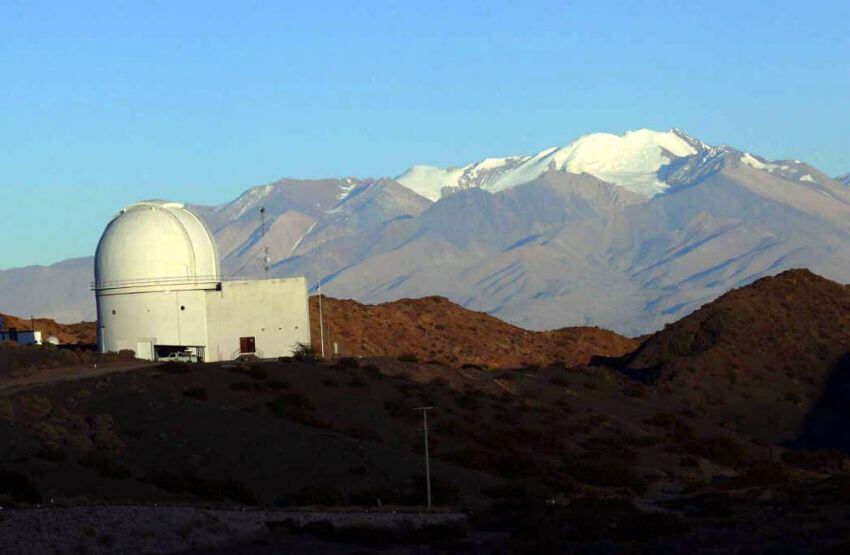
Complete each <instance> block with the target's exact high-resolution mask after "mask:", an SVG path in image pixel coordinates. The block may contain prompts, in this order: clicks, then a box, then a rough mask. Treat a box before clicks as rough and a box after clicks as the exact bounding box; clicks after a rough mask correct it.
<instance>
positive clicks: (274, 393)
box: [0, 271, 850, 553]
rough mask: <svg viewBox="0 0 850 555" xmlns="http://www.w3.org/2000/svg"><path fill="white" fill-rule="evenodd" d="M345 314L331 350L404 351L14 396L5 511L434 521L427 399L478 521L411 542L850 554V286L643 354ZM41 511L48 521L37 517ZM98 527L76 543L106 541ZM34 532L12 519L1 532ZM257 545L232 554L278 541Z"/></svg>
mask: <svg viewBox="0 0 850 555" xmlns="http://www.w3.org/2000/svg"><path fill="white" fill-rule="evenodd" d="M313 301H314V304H315V301H316V299H313ZM324 304H326V307H325V308H326V310H325V316H326V317H327V319H328V323H329V328H330V331H329V332H327V330H326V333H329V334H330V336H331V340H334V339H333V338H334V337H335V336H336V337H338V338H341V339H342V340H340V339H337V341H339V342H340V343H341V345H342V346H343V347H344V348H345V346H346V345H349V344H351V345H357V346H358V348H359V349H362V351H360V352H361V353H364V354H370V351H369V350H371V354H379V355H382V356H379V357H372V358H364V359H356V358H340V359H336V360H325V361H321V360H316V359H313V358H312V357H310V356H307V355H306V354H301V355H300V356H299V357H296V358H294V359H293V358H282V359H280V360H276V361H275V360H271V361H248V360H246V361H241V362H229V363H219V364H197V365H184V364H174V363H168V364H162V365H148V366H146V367H137V368H136V369H133V370H129V371H122V372H118V371H113V372H111V373H103V374H97V375H95V374H87V375H84V376H79V377H77V379H73V376H68V379H64V380H54V381H51V382H44V383H36V382H32V383H30V384H28V385H27V386H26V387H20V386H15V387H5V388H4V387H3V384H2V383H0V421H2V422H3V423H8V424H9V425H7V426H0V445H4V449H3V451H2V452H0V504H2V505H3V506H4V507H7V506H10V505H12V506H14V505H24V506H28V505H33V504H37V503H43V502H44V501H45V500H46V499H47V498H48V497H49V498H50V499H54V500H55V502H56V503H57V504H64V505H72V506H73V505H90V504H103V503H106V504H148V505H150V504H154V503H160V504H163V503H164V504H189V505H203V506H217V507H222V506H228V507H233V506H236V507H244V506H257V507H266V508H267V509H269V510H272V511H273V510H277V509H280V508H287V509H292V508H295V507H303V506H308V507H309V509H308V510H309V511H315V510H316V509H317V507H333V508H334V510H344V511H348V512H361V513H366V512H367V511H366V509H367V508H368V512H369V513H371V512H372V511H375V512H381V511H385V510H386V509H385V507H386V506H387V505H391V506H403V507H407V509H406V510H412V507H414V506H417V505H421V503H422V502H423V483H422V482H423V474H422V454H423V451H422V435H421V426H422V421H421V417H420V416H419V414H418V413H417V412H415V411H414V409H415V408H416V407H422V406H431V407H435V408H434V410H433V411H432V412H431V413H430V414H429V428H430V432H429V439H430V443H429V446H430V447H429V448H430V451H429V452H430V455H431V463H432V466H431V468H432V473H433V474H432V477H433V479H434V496H435V500H436V503H437V504H438V505H439V506H440V507H441V509H442V510H452V511H464V512H466V511H468V512H469V514H471V518H470V520H469V521H468V525H467V526H466V527H465V528H464V529H462V530H458V529H454V530H442V531H440V532H439V533H438V534H437V535H436V536H435V537H432V538H431V539H430V540H428V541H429V542H431V545H430V547H429V548H427V549H425V550H424V551H423V550H422V548H421V547H418V548H413V547H411V551H407V552H445V551H447V550H452V551H454V552H461V553H475V552H499V553H517V552H528V553H542V552H552V553H568V552H577V551H578V552H612V551H616V550H622V549H627V548H628V549H632V550H633V551H637V552H662V551H663V552H699V551H703V550H706V549H708V550H709V551H711V550H712V549H713V550H714V551H713V552H728V551H730V550H739V551H740V550H744V551H748V552H749V551H752V552H766V551H771V550H775V549H777V548H780V549H782V550H787V551H791V552H800V551H806V552H810V551H815V550H818V549H822V548H830V549H832V550H833V551H834V552H841V551H842V550H843V549H844V548H846V547H847V543H846V538H847V537H848V533H850V528H848V525H847V522H848V521H847V519H846V514H847V510H848V504H847V499H848V496H847V492H848V491H850V472H848V469H850V464H848V458H847V457H846V455H845V454H843V453H841V452H840V451H839V450H841V449H846V448H847V447H848V445H847V438H848V435H847V434H846V432H845V430H846V422H847V409H846V406H847V401H848V400H850V387H848V384H850V378H848V371H850V366H848V364H847V356H846V353H847V352H848V351H850V337H848V334H849V333H850V328H848V321H847V318H848V313H850V299H848V288H847V287H844V286H841V285H837V284H835V283H833V282H830V281H828V280H825V279H823V278H820V277H818V276H816V275H814V274H812V273H810V272H807V271H791V272H786V273H785V274H782V275H780V276H777V277H774V278H765V279H763V280H760V281H758V282H756V283H754V284H752V285H750V286H747V287H744V288H742V289H739V290H737V291H734V292H732V293H729V294H727V295H725V296H724V297H722V298H721V299H718V300H717V301H715V302H713V303H710V304H708V305H706V306H704V307H702V308H701V309H700V310H699V311H697V312H696V313H694V314H693V315H691V316H689V317H688V318H685V319H683V320H682V321H680V322H678V323H676V324H673V325H670V326H668V327H667V328H666V329H665V330H662V331H661V332H658V333H657V334H655V335H653V336H650V337H648V338H647V339H646V340H645V341H644V342H643V344H642V345H641V346H640V347H639V348H638V349H637V350H636V351H634V352H633V353H628V352H627V351H628V345H629V344H631V345H634V342H633V340H627V339H623V338H619V341H622V343H617V338H618V337H619V336H615V335H613V334H608V333H607V332H604V331H602V330H593V329H591V330H587V329H577V330H570V329H567V330H561V331H555V332H547V333H532V332H527V331H524V330H520V329H517V328H514V327H513V326H510V325H508V324H504V323H502V322H499V321H498V320H495V319H493V318H491V317H489V316H487V315H484V314H479V313H475V312H470V311H467V310H465V309H463V308H461V307H459V306H457V305H454V304H452V303H450V302H448V301H446V300H445V299H441V298H426V299H420V300H405V301H398V302H395V303H387V304H384V305H376V306H365V305H360V304H358V303H353V302H350V301H340V300H334V299H325V303H324ZM335 330H336V331H335ZM314 332H315V333H316V336H317V337H318V333H317V332H318V330H314ZM597 340H598V341H600V342H597ZM346 342H350V343H346ZM423 345H424V347H423ZM612 345H614V346H616V347H617V349H613V348H612ZM40 350H45V351H48V350H49V348H41V349H40V348H36V347H32V348H28V349H23V348H19V349H16V350H14V351H13V350H10V353H12V356H13V357H14V356H15V355H16V353H17V354H19V355H20V354H23V353H36V352H40ZM343 353H345V354H359V353H357V352H354V353H351V352H348V351H345V350H344V351H343ZM398 353H400V354H398ZM600 353H608V356H607V357H600V356H597V358H596V359H594V361H593V363H594V364H595V365H594V366H591V365H588V364H586V362H587V361H588V360H589V359H590V358H591V356H592V355H594V354H596V355H599V354H600ZM389 354H394V355H395V356H388V355H389ZM92 355H94V356H96V355H95V354H94V353H92ZM426 357H434V358H437V357H442V358H443V359H444V361H445V362H446V363H447V364H438V363H433V362H428V361H427V360H426ZM535 357H537V358H535ZM571 357H572V358H571ZM618 357H619V358H618ZM525 358H527V359H528V364H520V363H518V362H517V361H521V360H523V359H525ZM417 359H419V360H417ZM535 361H536V362H535ZM545 361H549V362H551V361H565V363H557V364H546V363H545ZM476 362H477V363H478V364H481V365H482V366H483V365H485V364H486V365H487V366H497V365H505V366H510V365H513V368H512V369H501V370H493V369H486V368H475V367H473V366H472V365H473V364H474V363H476ZM463 364H466V367H459V366H461V365H463ZM401 510H405V509H401ZM5 511H6V509H4V512H5ZM6 514H8V513H6ZM26 514H36V516H38V514H37V513H26V512H25V511H21V512H16V513H14V515H15V518H23V516H21V515H24V516H25V515H26ZM269 518H273V519H274V518H277V520H273V521H269V522H268V523H267V525H268V526H267V528H268V530H267V531H268V534H267V535H266V536H262V538H261V540H262V542H265V543H263V545H266V546H272V547H274V546H276V547H278V548H279V550H282V551H284V552H287V551H288V552H292V551H299V550H308V549H312V548H313V547H316V546H318V547H322V548H325V549H326V550H327V552H334V550H333V548H334V546H335V544H334V542H338V541H343V542H348V543H349V545H351V546H352V547H354V546H355V545H356V546H359V547H368V548H369V549H370V550H377V551H380V549H382V548H386V549H387V551H388V552H397V551H392V550H393V549H394V547H393V546H389V545H388V543H387V542H390V543H392V542H398V541H399V539H398V537H397V536H392V535H391V536H390V537H389V538H388V537H387V536H386V531H385V530H384V531H381V530H380V529H373V528H368V529H366V528H360V529H358V530H354V531H352V530H347V529H340V528H336V527H334V526H333V525H331V524H329V523H328V524H325V525H321V526H312V527H310V526H306V525H304V524H303V523H302V524H299V523H298V522H296V521H295V520H292V519H291V518H290V519H289V520H283V519H286V518H287V517H286V513H283V514H282V515H281V516H278V517H275V515H272V516H271V517H269ZM15 522H17V521H15ZM163 522H164V523H165V521H163ZM4 526H6V527H7V528H6V529H4V528H3V527H4ZM97 526H98V524H97V523H95V524H93V526H92V527H93V528H95V529H97V528H96V527H97ZM164 526H166V527H167V523H165V524H164ZM83 529H85V526H79V525H76V526H75V527H74V528H73V529H68V530H63V533H67V534H70V535H71V536H73V537H74V538H75V539H74V542H75V543H81V544H86V545H88V546H91V545H92V543H93V541H94V540H93V539H91V538H87V537H85V534H83V533H82V532H80V530H83ZM15 530H17V528H14V527H12V526H11V525H5V524H4V522H3V521H0V537H3V535H4V534H12V533H14V532H15ZM98 533H102V531H100V530H98ZM163 533H167V534H171V533H174V532H163ZM382 534H384V535H382ZM127 537H135V536H133V535H132V534H128V535H127ZM459 537H460V538H463V539H462V540H460V543H449V544H445V543H440V542H447V541H450V540H451V541H458V538H459ZM452 538H453V539H452ZM111 541H115V542H116V546H117V545H121V546H125V545H127V544H125V543H122V542H124V541H125V538H123V537H120V538H113V540H111ZM233 541H237V543H236V545H235V546H233V547H232V548H230V549H229V550H227V549H226V550H224V551H222V552H223V553H243V552H263V551H257V550H255V549H254V546H255V545H258V544H256V543H252V542H254V541H255V540H254V539H252V540H244V539H242V538H236V537H235V536H234V540H233ZM239 541H248V542H249V543H246V544H240V543H238V542H239ZM404 541H407V542H414V543H421V542H420V540H412V539H410V537H406V538H405V540H404ZM299 542H300V543H299ZM382 542H383V543H382ZM296 546H297V547H296ZM272 547H270V549H269V551H273V549H272ZM336 547H338V546H336ZM414 549H419V551H413V550H414ZM401 552H405V551H401Z"/></svg>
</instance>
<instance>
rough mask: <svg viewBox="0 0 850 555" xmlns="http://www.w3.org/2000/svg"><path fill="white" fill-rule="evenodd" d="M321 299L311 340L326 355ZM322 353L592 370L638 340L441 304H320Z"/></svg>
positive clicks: (313, 302) (327, 300) (431, 300)
mask: <svg viewBox="0 0 850 555" xmlns="http://www.w3.org/2000/svg"><path fill="white" fill-rule="evenodd" d="M318 306H319V302H318V297H315V296H314V297H312V298H311V299H310V311H311V312H310V321H311V324H312V329H311V337H312V338H313V346H314V347H315V348H317V349H319V350H320V349H321V343H320V338H321V335H320V333H319V311H318ZM323 317H324V318H323V320H324V328H325V349H326V351H327V353H329V354H330V353H332V351H333V344H334V343H337V345H338V350H339V354H340V355H341V356H358V357H360V356H366V357H376V356H391V357H398V356H402V355H409V356H412V357H415V358H416V359H418V360H422V361H432V362H436V363H439V364H448V365H451V366H462V365H477V366H483V367H489V368H511V367H514V368H515V367H519V366H523V365H525V366H528V365H535V364H536V365H547V364H561V365H567V366H575V365H578V364H587V363H589V362H590V361H591V359H592V358H593V357H594V356H611V357H616V356H622V355H625V354H626V353H629V352H631V351H633V350H634V349H635V348H636V347H637V346H638V344H639V343H638V341H636V340H634V339H629V338H627V337H623V336H621V335H618V334H616V333H614V332H610V331H608V330H604V329H601V328H591V327H582V328H564V329H560V330H553V331H546V332H534V331H529V330H525V329H522V328H518V327H516V326H512V325H511V324H507V323H505V322H503V321H501V320H499V319H498V318H494V317H493V316H490V315H488V314H485V313H483V312H475V311H472V310H468V309H465V308H463V307H462V306H460V305H458V304H456V303H453V302H451V301H449V300H448V299H446V298H444V297H426V298H423V299H402V300H398V301H392V302H388V303H382V304H377V305H365V304H361V303H358V302H357V301H353V300H340V299H334V298H331V297H326V296H325V297H323Z"/></svg>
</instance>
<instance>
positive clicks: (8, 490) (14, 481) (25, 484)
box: [0, 470, 41, 504]
mask: <svg viewBox="0 0 850 555" xmlns="http://www.w3.org/2000/svg"><path fill="white" fill-rule="evenodd" d="M3 495H8V496H9V497H10V498H11V499H12V501H15V502H18V503H31V504H34V503H41V494H40V493H39V491H38V488H37V487H36V485H35V484H34V483H33V482H32V481H31V480H30V479H29V477H27V475H26V474H22V473H20V472H15V471H13V470H0V496H3Z"/></svg>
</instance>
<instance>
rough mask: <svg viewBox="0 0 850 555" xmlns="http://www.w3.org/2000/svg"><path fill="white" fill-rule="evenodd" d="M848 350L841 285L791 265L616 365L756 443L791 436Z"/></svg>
mask: <svg viewBox="0 0 850 555" xmlns="http://www.w3.org/2000/svg"><path fill="white" fill-rule="evenodd" d="M848 352H850V287H848V286H844V285H839V284H837V283H835V282H832V281H829V280H827V279H825V278H822V277H820V276H817V275H815V274H813V273H811V272H809V271H808V270H791V271H788V272H785V273H782V274H780V275H778V276H775V277H769V278H764V279H761V280H759V281H757V282H755V283H753V284H752V285H750V286H747V287H743V288H741V289H737V290H735V291H731V292H729V293H727V294H725V295H723V296H722V297H721V298H719V299H717V300H716V301H714V302H712V303H710V304H708V305H706V306H703V307H702V308H700V309H699V310H697V311H696V312H694V313H693V314H691V315H690V316H687V317H685V318H683V319H682V320H680V321H679V322H676V323H675V324H671V325H669V326H667V327H666V328H665V329H663V330H662V331H660V332H658V333H656V334H654V335H653V336H651V337H650V338H649V339H647V340H646V341H645V342H644V343H643V345H642V346H641V347H640V349H638V350H637V351H636V352H635V353H634V354H633V355H632V356H631V357H629V358H628V359H627V360H626V364H625V371H626V372H627V373H628V374H629V375H631V376H633V377H635V378H637V379H639V380H642V381H644V382H647V383H653V384H657V385H658V387H659V388H661V389H662V390H665V391H669V392H670V393H671V394H674V395H677V396H681V397H683V398H686V399H687V400H688V402H689V403H690V404H691V405H692V406H693V408H694V410H697V411H700V412H703V413H705V414H710V415H712V417H713V418H714V419H718V420H721V421H724V422H726V423H727V425H729V426H730V427H734V428H735V429H736V430H738V431H742V432H745V433H747V434H750V435H753V436H755V437H758V438H761V439H763V440H766V441H780V440H789V439H791V438H793V437H794V435H795V434H796V432H797V431H798V430H797V428H798V426H799V425H800V422H801V419H802V415H804V414H805V413H806V412H807V411H808V410H809V409H811V408H812V405H813V404H814V402H816V401H817V400H818V399H819V398H820V397H821V394H822V388H823V387H824V385H825V384H826V382H827V379H828V378H829V376H830V375H831V373H832V371H833V369H834V368H836V367H837V366H838V365H839V362H840V360H841V359H842V357H844V356H845V355H846V354H847V353H848Z"/></svg>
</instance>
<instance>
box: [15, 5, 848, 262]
mask: <svg viewBox="0 0 850 555" xmlns="http://www.w3.org/2000/svg"><path fill="white" fill-rule="evenodd" d="M640 127H649V128H654V129H666V128H670V127H680V128H682V129H684V130H685V131H687V132H688V133H690V134H692V135H695V136H697V137H699V138H701V139H703V140H705V141H706V142H709V143H727V144H731V145H734V146H738V147H741V148H744V149H747V150H750V151H752V152H756V153H758V154H762V155H764V156H767V157H770V158H800V159H803V160H806V161H809V162H811V163H813V164H814V165H816V166H818V167H820V168H821V169H823V170H824V171H826V172H827V173H830V174H838V173H844V172H847V171H850V2H847V1H846V0H841V1H838V0H836V1H832V2H828V1H826V2H818V1H810V2H805V3H799V2H796V1H795V2H792V1H785V0H782V1H776V2H740V1H734V2H731V1H730V2H727V1H723V0H720V1H713V2H673V1H671V2H660V1H656V2H653V1H646V2H625V1H624V2H604V1H599V0H595V1H588V2H569V1H562V2H520V1H516V2H497V1H488V2H467V1H458V0H455V1H448V2H437V1H427V2H420V3H416V2H403V1H391V2H378V1H374V2H361V3H358V2H353V1H352V2H330V1H326V2H297V3H291V4H290V3H287V2H280V1H269V2H251V1H239V2H215V1H210V0H207V1H203V2H200V1H198V2H191V1H136V2H114V1H109V2H106V1H103V2H66V1H56V2H39V1H36V0H21V1H20V2H9V1H5V0H0V229H2V234H0V268H8V267H15V266H21V265H25V264H33V263H48V262H54V261H58V260H61V259H64V258H68V257H73V256H85V255H89V254H92V253H93V251H94V248H95V246H96V242H97V238H98V237H99V235H100V232H101V230H102V228H103V226H104V225H105V224H106V222H107V221H108V218H109V217H110V216H111V215H112V214H114V213H115V212H116V211H117V209H118V208H120V207H121V206H122V205H124V204H127V203H129V202H132V201H134V200H139V199H143V198H156V197H160V198H171V199H175V200H184V201H190V202H195V203H220V202H224V201H227V200H229V199H231V198H233V197H235V196H236V195H237V194H239V193H240V192H242V191H243V190H244V189H246V188H248V187H250V186H254V185H259V184H263V183H267V182H270V181H273V180H275V179H277V178H280V177H287V176H288V177H308V178H309V177H324V176H347V175H355V176H363V177H365V176H381V175H387V176H394V175H397V174H399V173H400V172H402V171H403V170H404V169H406V168H407V167H408V166H410V165H412V164H416V163H428V164H434V165H441V166H444V165H456V164H463V163H468V162H471V161H474V160H476V159H479V158H481V157H484V156H488V155H506V154H523V153H530V152H534V151H537V150H540V149H542V148H545V147H549V146H555V145H564V144H567V143H568V142H570V141H571V140H572V139H574V138H575V137H577V136H578V135H581V134H584V133H589V132H594V131H610V132H618V133H619V132H622V131H625V130H628V129H635V128H640Z"/></svg>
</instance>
